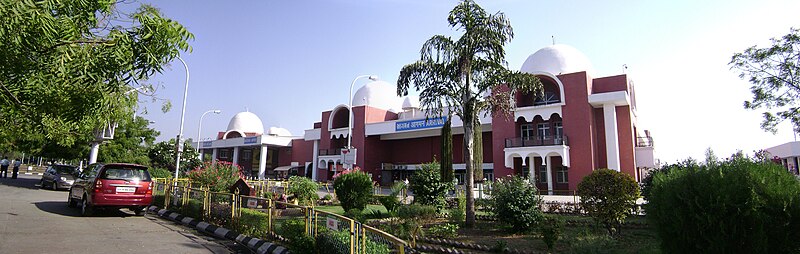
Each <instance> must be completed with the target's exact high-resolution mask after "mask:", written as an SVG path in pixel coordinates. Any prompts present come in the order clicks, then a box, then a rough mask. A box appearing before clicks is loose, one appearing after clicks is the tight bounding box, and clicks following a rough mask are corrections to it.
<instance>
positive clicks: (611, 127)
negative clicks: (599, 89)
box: [603, 104, 620, 171]
mask: <svg viewBox="0 0 800 254" xmlns="http://www.w3.org/2000/svg"><path fill="white" fill-rule="evenodd" d="M603 117H604V118H605V129H606V161H607V164H608V165H607V167H608V169H613V170H616V171H620V168H619V137H618V132H617V106H615V105H614V104H603Z"/></svg>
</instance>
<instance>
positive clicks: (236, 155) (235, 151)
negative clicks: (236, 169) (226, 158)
mask: <svg viewBox="0 0 800 254" xmlns="http://www.w3.org/2000/svg"><path fill="white" fill-rule="evenodd" d="M231 163H233V164H236V165H239V147H238V146H235V147H233V158H232V159H231Z"/></svg>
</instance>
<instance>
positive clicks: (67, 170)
mask: <svg viewBox="0 0 800 254" xmlns="http://www.w3.org/2000/svg"><path fill="white" fill-rule="evenodd" d="M53 168H55V170H56V172H58V174H60V175H72V174H75V170H76V169H77V168H78V167H74V166H55V167H53Z"/></svg>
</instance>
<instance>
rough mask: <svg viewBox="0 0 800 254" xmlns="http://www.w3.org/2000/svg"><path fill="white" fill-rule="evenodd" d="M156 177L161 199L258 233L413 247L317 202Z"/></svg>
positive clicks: (332, 249)
mask: <svg viewBox="0 0 800 254" xmlns="http://www.w3.org/2000/svg"><path fill="white" fill-rule="evenodd" d="M154 182H155V184H156V187H155V190H156V191H154V195H156V196H159V197H161V198H158V199H156V200H158V202H159V203H156V204H157V205H159V206H161V205H163V207H164V208H165V209H170V210H176V211H180V212H181V213H182V214H184V215H186V216H189V217H194V218H198V219H202V220H204V221H206V222H208V223H211V224H215V225H217V226H223V227H228V228H231V229H234V230H237V231H238V232H240V233H243V234H246V235H250V236H253V237H259V238H267V237H273V238H277V239H279V240H284V241H285V240H288V239H290V238H291V237H293V234H296V233H297V232H300V233H301V234H305V235H307V236H311V237H315V238H317V239H318V240H317V244H325V248H326V249H325V250H326V253H349V254H356V253H400V254H404V253H405V252H406V249H407V248H410V247H409V245H408V243H406V241H404V240H402V239H400V238H397V237H395V236H393V235H391V234H389V233H386V232H383V231H381V230H379V229H376V228H373V227H370V226H368V225H364V224H362V223H360V222H358V221H356V220H354V219H352V218H348V217H345V216H342V215H338V214H335V213H331V212H327V211H321V210H317V209H315V208H314V207H313V206H302V205H295V204H292V203H286V202H280V201H275V200H272V198H263V197H261V196H247V195H238V193H221V192H212V191H209V189H208V188H195V187H191V186H190V184H189V183H188V182H185V184H180V183H177V184H176V183H175V182H172V181H168V180H166V179H163V180H162V179H155V180H154ZM262 186H265V188H270V187H272V186H276V184H271V183H270V182H269V181H264V183H263V185H262ZM283 186H284V187H285V185H283ZM161 199H163V203H160V202H161V201H160V200H161ZM321 242H322V243H321Z"/></svg>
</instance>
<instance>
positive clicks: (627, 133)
mask: <svg viewBox="0 0 800 254" xmlns="http://www.w3.org/2000/svg"><path fill="white" fill-rule="evenodd" d="M617 135H618V137H617V138H618V140H619V164H620V165H619V166H620V171H621V172H624V173H628V174H629V175H631V177H633V178H634V179H636V158H635V157H634V156H635V155H634V154H635V153H636V152H635V151H634V142H635V139H636V138H635V136H634V132H633V122H631V108H630V106H619V107H617Z"/></svg>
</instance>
